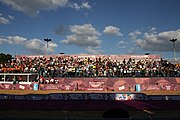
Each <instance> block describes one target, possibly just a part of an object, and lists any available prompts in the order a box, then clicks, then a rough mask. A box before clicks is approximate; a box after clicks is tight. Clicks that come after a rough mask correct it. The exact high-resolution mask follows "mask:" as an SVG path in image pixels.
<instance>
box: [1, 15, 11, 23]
mask: <svg viewBox="0 0 180 120" xmlns="http://www.w3.org/2000/svg"><path fill="white" fill-rule="evenodd" d="M13 19H14V16H11V15H8V18H6V17H5V16H4V15H3V14H2V13H0V24H10V23H11V22H10V20H13Z"/></svg>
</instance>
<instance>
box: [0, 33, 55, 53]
mask: <svg viewBox="0 0 180 120" xmlns="http://www.w3.org/2000/svg"><path fill="white" fill-rule="evenodd" d="M0 44H16V45H20V46H24V47H25V48H26V49H27V50H29V51H31V52H32V53H35V54H45V53H46V51H47V48H46V42H44V41H42V40H40V39H37V38H34V39H30V40H27V38H24V37H20V36H6V37H4V36H0ZM56 47H57V44H56V43H53V42H49V49H48V51H49V52H53V51H54V49H55V48H56Z"/></svg>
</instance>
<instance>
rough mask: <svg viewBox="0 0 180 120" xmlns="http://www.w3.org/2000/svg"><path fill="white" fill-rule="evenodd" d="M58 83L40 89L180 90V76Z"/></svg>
mask: <svg viewBox="0 0 180 120" xmlns="http://www.w3.org/2000/svg"><path fill="white" fill-rule="evenodd" d="M56 79H58V80H59V83H58V84H39V89H40V90H68V91H73V90H86V91H136V90H135V86H136V85H137V84H140V89H141V91H146V90H180V78H161V77H157V78H56ZM33 85H34V83H32V84H31V85H28V84H16V85H13V84H8V83H1V84H0V89H6V90H13V89H16V90H33Z"/></svg>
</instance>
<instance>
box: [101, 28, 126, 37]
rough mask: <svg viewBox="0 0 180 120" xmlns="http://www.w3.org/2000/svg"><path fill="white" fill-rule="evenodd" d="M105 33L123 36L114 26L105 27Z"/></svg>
mask: <svg viewBox="0 0 180 120" xmlns="http://www.w3.org/2000/svg"><path fill="white" fill-rule="evenodd" d="M103 32H104V33H106V34H110V35H116V36H123V34H122V33H121V32H120V29H119V28H117V27H114V26H107V27H105V29H104V31H103Z"/></svg>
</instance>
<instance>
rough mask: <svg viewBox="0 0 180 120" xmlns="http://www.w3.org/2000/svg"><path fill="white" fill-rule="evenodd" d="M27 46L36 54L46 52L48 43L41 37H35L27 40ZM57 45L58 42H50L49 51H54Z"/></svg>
mask: <svg viewBox="0 0 180 120" xmlns="http://www.w3.org/2000/svg"><path fill="white" fill-rule="evenodd" d="M25 47H26V48H27V49H28V50H30V51H32V52H33V53H36V54H45V53H46V52H47V46H46V43H45V42H44V41H42V40H40V39H37V38H34V39H31V40H29V41H27V42H26V45H25ZM56 47H57V44H56V43H52V42H49V43H48V52H53V51H54V49H55V48H56Z"/></svg>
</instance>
